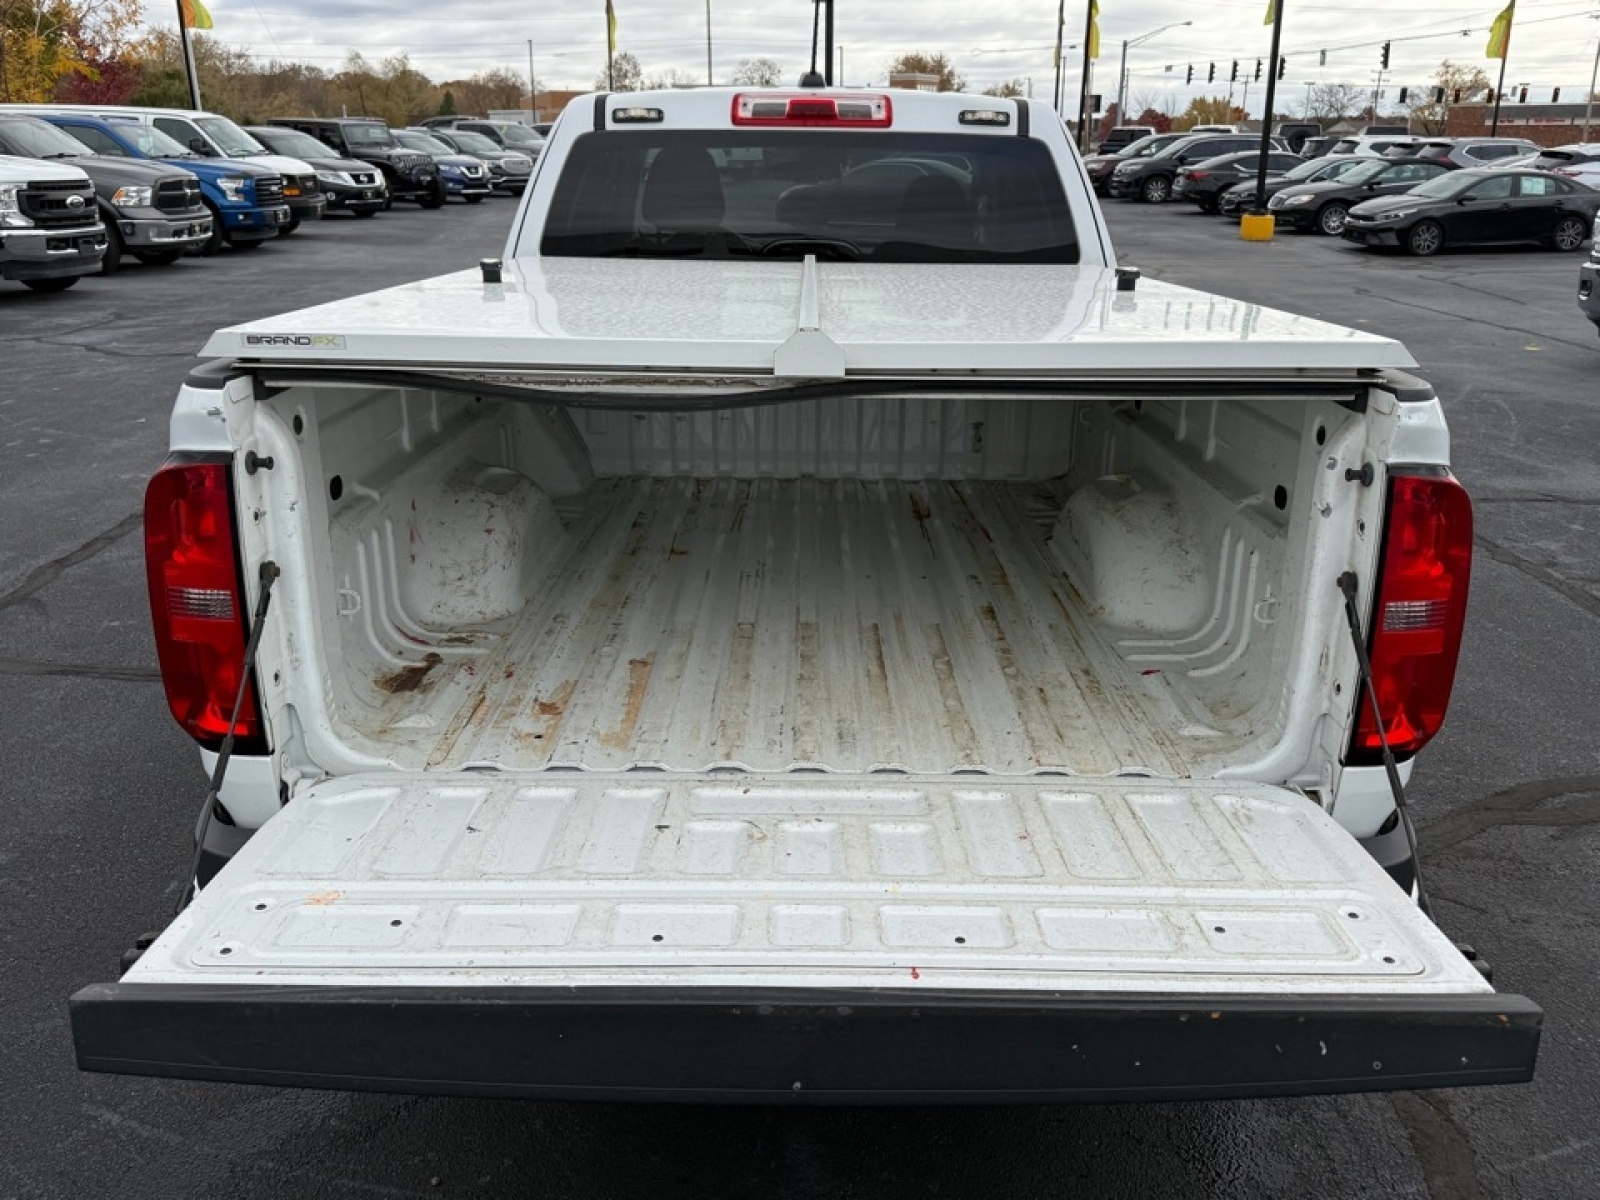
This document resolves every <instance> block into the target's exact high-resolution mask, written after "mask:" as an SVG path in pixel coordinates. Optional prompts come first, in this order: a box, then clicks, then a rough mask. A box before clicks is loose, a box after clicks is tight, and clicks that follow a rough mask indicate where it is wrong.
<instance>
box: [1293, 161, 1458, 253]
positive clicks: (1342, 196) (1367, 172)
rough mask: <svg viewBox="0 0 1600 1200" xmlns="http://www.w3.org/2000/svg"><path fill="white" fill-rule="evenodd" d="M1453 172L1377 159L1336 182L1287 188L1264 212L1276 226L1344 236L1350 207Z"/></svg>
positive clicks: (1446, 165) (1423, 163)
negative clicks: (1342, 234) (1268, 214)
mask: <svg viewBox="0 0 1600 1200" xmlns="http://www.w3.org/2000/svg"><path fill="white" fill-rule="evenodd" d="M1453 170H1455V167H1453V166H1452V165H1451V164H1449V163H1443V162H1435V161H1433V160H1431V159H1430V160H1424V159H1420V158H1402V159H1380V160H1378V161H1376V162H1369V163H1364V164H1362V165H1361V166H1359V167H1356V168H1355V169H1354V170H1351V171H1347V172H1346V173H1345V174H1343V175H1341V176H1340V177H1339V178H1338V179H1325V180H1322V181H1321V182H1318V183H1297V184H1295V185H1294V186H1293V187H1286V188H1284V189H1283V191H1281V192H1279V193H1278V194H1277V195H1276V196H1274V197H1273V198H1272V199H1271V200H1268V201H1267V211H1268V212H1270V213H1271V214H1272V215H1273V217H1274V218H1275V219H1276V221H1277V223H1278V224H1279V225H1284V226H1287V227H1288V228H1290V229H1313V230H1316V232H1318V233H1325V234H1327V235H1328V236H1329V237H1338V236H1339V235H1340V234H1341V233H1343V232H1344V222H1345V217H1346V216H1348V215H1349V212H1350V209H1351V206H1352V205H1356V204H1360V203H1361V202H1362V201H1363V200H1375V199H1377V198H1378V197H1379V196H1392V195H1396V194H1398V193H1400V192H1409V191H1410V190H1411V189H1412V188H1414V187H1416V186H1417V185H1418V184H1419V183H1426V182H1427V181H1428V180H1430V179H1437V178H1438V177H1439V176H1440V175H1443V174H1445V173H1447V172H1449V171H1453Z"/></svg>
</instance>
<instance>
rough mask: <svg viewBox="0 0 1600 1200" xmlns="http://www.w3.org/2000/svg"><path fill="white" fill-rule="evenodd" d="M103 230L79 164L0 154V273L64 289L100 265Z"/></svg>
mask: <svg viewBox="0 0 1600 1200" xmlns="http://www.w3.org/2000/svg"><path fill="white" fill-rule="evenodd" d="M105 252H106V230H105V226H104V225H102V224H101V223H100V218H99V216H98V215H97V213H96V211H95V193H94V184H92V183H90V182H89V177H88V176H87V175H85V174H84V172H83V168H82V167H76V166H70V165H68V164H67V163H57V162H40V161H38V160H37V159H32V158H17V157H13V156H10V155H3V154H0V279H15V280H16V281H17V282H18V283H20V284H22V286H23V287H26V288H28V289H29V290H31V291H35V292H64V291H66V290H67V289H68V288H69V287H71V286H72V285H73V284H75V283H77V282H78V280H79V279H81V278H82V277H83V276H85V275H93V274H94V273H95V272H96V271H98V270H99V269H100V256H101V255H102V254H104V253H105Z"/></svg>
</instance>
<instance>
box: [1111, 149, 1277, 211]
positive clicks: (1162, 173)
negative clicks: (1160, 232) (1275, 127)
mask: <svg viewBox="0 0 1600 1200" xmlns="http://www.w3.org/2000/svg"><path fill="white" fill-rule="evenodd" d="M1260 148H1261V138H1260V136H1259V135H1257V134H1254V133H1202V134H1197V135H1194V136H1191V137H1187V138H1184V139H1183V140H1182V141H1178V142H1174V143H1172V144H1171V145H1170V146H1167V147H1166V148H1165V149H1163V150H1162V151H1161V153H1159V154H1156V155H1152V156H1151V157H1149V158H1140V159H1134V160H1131V161H1129V162H1124V163H1120V164H1118V166H1117V168H1116V169H1115V170H1114V171H1112V173H1111V184H1110V188H1109V191H1110V193H1111V194H1112V195H1113V196H1123V197H1127V198H1130V199H1133V198H1137V199H1139V200H1143V201H1144V202H1145V203H1146V204H1160V203H1162V202H1163V201H1165V200H1166V199H1167V198H1168V197H1170V196H1171V195H1172V184H1173V181H1174V180H1175V179H1176V178H1177V176H1178V172H1179V171H1181V170H1182V169H1183V168H1184V167H1186V166H1188V165H1189V164H1191V163H1198V162H1204V161H1205V160H1206V159H1208V158H1216V157H1217V156H1218V155H1219V154H1237V153H1239V152H1241V151H1244V150H1259V149H1260ZM1271 148H1272V149H1274V150H1281V149H1282V146H1280V145H1279V144H1278V142H1277V139H1276V138H1274V139H1273V140H1272V143H1271Z"/></svg>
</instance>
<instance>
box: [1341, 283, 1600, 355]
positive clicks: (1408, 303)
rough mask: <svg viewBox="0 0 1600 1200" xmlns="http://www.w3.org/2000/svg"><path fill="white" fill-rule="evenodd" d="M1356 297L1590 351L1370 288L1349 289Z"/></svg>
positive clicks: (1549, 336) (1546, 334) (1546, 335)
mask: <svg viewBox="0 0 1600 1200" xmlns="http://www.w3.org/2000/svg"><path fill="white" fill-rule="evenodd" d="M1351 290H1352V291H1353V292H1354V293H1355V294H1356V295H1358V296H1364V297H1365V298H1367V299H1368V300H1382V301H1384V302H1386V303H1388V304H1395V305H1398V306H1399V307H1401V308H1413V309H1417V310H1418V311H1420V312H1428V313H1433V314H1434V315H1435V316H1439V317H1449V318H1450V319H1451V320H1452V321H1466V322H1468V323H1469V324H1472V325H1482V326H1484V327H1485V328H1488V329H1498V330H1502V331H1504V332H1506V333H1520V334H1522V335H1523V336H1524V337H1530V338H1537V339H1539V341H1541V342H1559V343H1560V344H1561V345H1563V346H1572V347H1574V348H1576V349H1579V350H1588V349H1590V343H1589V342H1586V341H1585V342H1580V341H1578V340H1577V339H1576V338H1567V337H1558V336H1555V335H1552V334H1551V333H1550V331H1549V330H1547V329H1524V328H1522V327H1521V326H1520V325H1508V324H1506V322H1505V321H1503V320H1492V321H1490V320H1484V319H1483V318H1481V317H1472V316H1468V315H1467V314H1465V313H1462V312H1457V311H1456V310H1454V309H1450V308H1436V307H1435V306H1434V305H1432V304H1419V303H1418V302H1417V301H1415V300H1398V299H1396V298H1395V297H1393V296H1386V295H1384V294H1383V293H1381V292H1375V291H1372V290H1371V289H1370V288H1353V289H1351Z"/></svg>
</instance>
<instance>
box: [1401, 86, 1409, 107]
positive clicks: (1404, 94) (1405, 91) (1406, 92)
mask: <svg viewBox="0 0 1600 1200" xmlns="http://www.w3.org/2000/svg"><path fill="white" fill-rule="evenodd" d="M1410 93H1411V89H1410V88H1401V89H1400V103H1401V104H1404V103H1405V102H1406V97H1407V96H1408V95H1409V94H1410Z"/></svg>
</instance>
